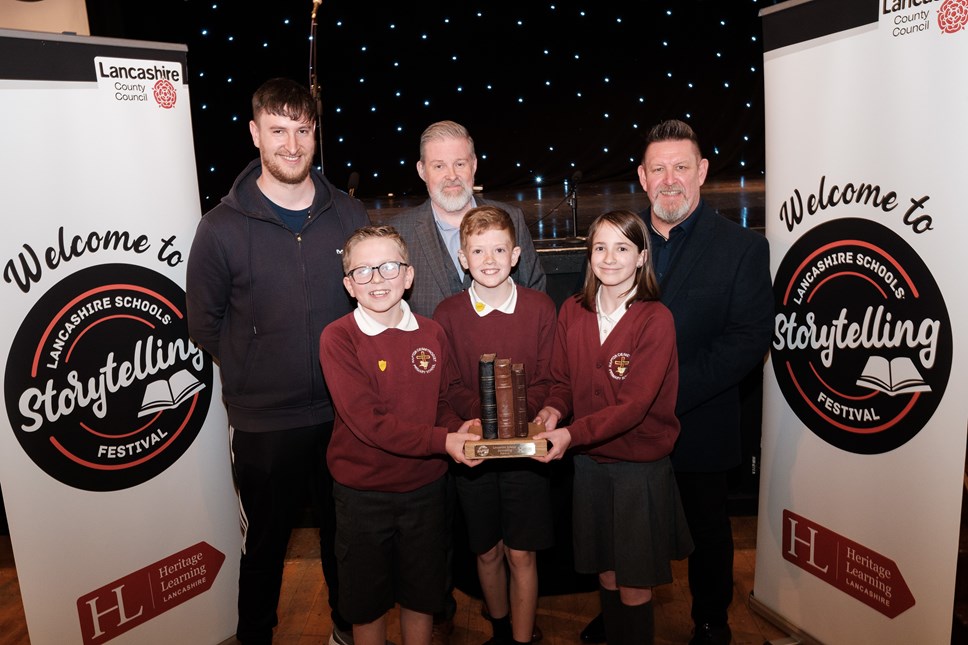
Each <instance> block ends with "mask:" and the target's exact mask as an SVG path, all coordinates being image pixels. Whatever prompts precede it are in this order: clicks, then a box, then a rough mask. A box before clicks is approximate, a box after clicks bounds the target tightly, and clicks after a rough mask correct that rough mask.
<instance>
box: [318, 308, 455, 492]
mask: <svg viewBox="0 0 968 645" xmlns="http://www.w3.org/2000/svg"><path fill="white" fill-rule="evenodd" d="M415 317H416V319H417V323H418V324H419V326H420V328H419V329H417V330H414V331H402V330H400V329H387V330H384V331H383V332H381V333H380V334H377V335H376V336H367V335H366V334H364V333H363V332H362V331H360V328H359V326H357V324H356V321H355V320H354V318H353V314H352V313H350V314H348V315H346V316H343V317H342V318H340V319H339V320H337V321H335V322H333V323H331V324H330V325H328V326H327V327H326V328H325V329H324V330H323V333H322V336H320V340H319V360H320V363H321V364H322V366H323V373H324V375H325V377H326V385H327V387H328V388H329V391H330V396H331V397H332V400H333V405H334V407H335V408H336V419H335V421H334V423H333V438H332V439H331V440H330V443H329V449H328V450H327V453H326V454H327V457H326V463H327V464H329V469H330V472H332V474H333V479H335V480H336V481H338V482H339V483H341V484H343V485H344V486H349V487H350V488H355V489H357V490H372V491H383V492H396V493H405V492H408V491H412V490H415V489H417V488H420V487H421V486H424V485H426V484H429V483H431V482H433V481H436V480H437V479H439V478H440V477H442V476H443V475H444V473H445V472H446V471H447V461H446V460H445V459H444V458H442V456H444V455H445V454H446V452H445V448H444V443H445V440H446V436H447V428H446V427H443V426H438V425H436V419H437V414H438V404H439V402H440V401H441V400H442V399H443V394H445V393H446V391H447V388H448V386H452V385H453V384H454V382H455V381H456V378H457V373H456V369H455V368H454V366H453V360H452V359H451V357H450V356H449V352H450V348H449V347H448V345H447V339H446V337H445V336H444V331H443V330H442V329H441V328H440V325H438V324H437V323H435V322H434V321H432V320H430V319H429V318H424V317H423V316H419V315H415Z"/></svg>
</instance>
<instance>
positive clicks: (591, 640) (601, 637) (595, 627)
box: [578, 612, 605, 645]
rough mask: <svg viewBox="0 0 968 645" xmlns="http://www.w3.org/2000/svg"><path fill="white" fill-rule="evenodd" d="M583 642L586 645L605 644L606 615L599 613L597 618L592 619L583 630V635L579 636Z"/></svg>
mask: <svg viewBox="0 0 968 645" xmlns="http://www.w3.org/2000/svg"><path fill="white" fill-rule="evenodd" d="M578 637H579V638H580V639H581V642H583V643H586V645H599V644H600V643H604V642H605V615H604V614H602V613H601V612H599V614H598V615H597V616H595V617H594V618H592V619H591V622H589V623H588V624H587V625H585V629H583V630H581V634H579V635H578Z"/></svg>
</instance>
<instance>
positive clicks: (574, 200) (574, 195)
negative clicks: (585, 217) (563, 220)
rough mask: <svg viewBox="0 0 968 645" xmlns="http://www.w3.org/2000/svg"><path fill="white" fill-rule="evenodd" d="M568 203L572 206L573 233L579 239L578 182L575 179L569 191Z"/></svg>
mask: <svg viewBox="0 0 968 645" xmlns="http://www.w3.org/2000/svg"><path fill="white" fill-rule="evenodd" d="M568 205H569V206H571V234H572V237H574V238H575V239H578V182H577V181H574V180H573V181H572V183H571V191H570V192H569V193H568Z"/></svg>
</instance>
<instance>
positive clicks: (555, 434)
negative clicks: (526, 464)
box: [532, 408, 571, 463]
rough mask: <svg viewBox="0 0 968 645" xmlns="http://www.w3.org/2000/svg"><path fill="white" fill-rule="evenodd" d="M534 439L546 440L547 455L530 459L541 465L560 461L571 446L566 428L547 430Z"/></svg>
mask: <svg viewBox="0 0 968 645" xmlns="http://www.w3.org/2000/svg"><path fill="white" fill-rule="evenodd" d="M546 409H548V408H546ZM542 412H543V410H542ZM534 438H535V439H547V440H548V454H545V455H541V456H537V455H535V456H534V457H532V459H536V460H538V461H540V462H542V463H548V462H549V461H554V460H556V459H561V458H562V457H564V456H565V451H566V450H568V446H570V445H571V432H569V430H568V428H557V429H555V430H548V431H546V432H542V433H540V434H536V435H535V436H534Z"/></svg>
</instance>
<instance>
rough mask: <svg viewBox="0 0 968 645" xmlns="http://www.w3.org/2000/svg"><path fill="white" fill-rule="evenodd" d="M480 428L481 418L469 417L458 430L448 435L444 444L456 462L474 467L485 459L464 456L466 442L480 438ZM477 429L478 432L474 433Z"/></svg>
mask: <svg viewBox="0 0 968 645" xmlns="http://www.w3.org/2000/svg"><path fill="white" fill-rule="evenodd" d="M480 429H481V420H480V419H468V420H467V421H465V422H464V423H462V424H461V426H460V428H458V429H457V432H451V433H450V434H448V435H447V442H446V443H445V444H444V446H445V448H446V449H447V454H448V455H450V457H451V459H453V460H454V462H456V463H458V464H464V465H465V466H470V467H471V468H473V467H474V466H477V465H478V464H480V463H481V462H482V461H483V459H468V458H467V457H465V456H464V442H466V441H477V440H479V439H480V438H481V435H480ZM475 430H476V431H477V434H474V432H475Z"/></svg>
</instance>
